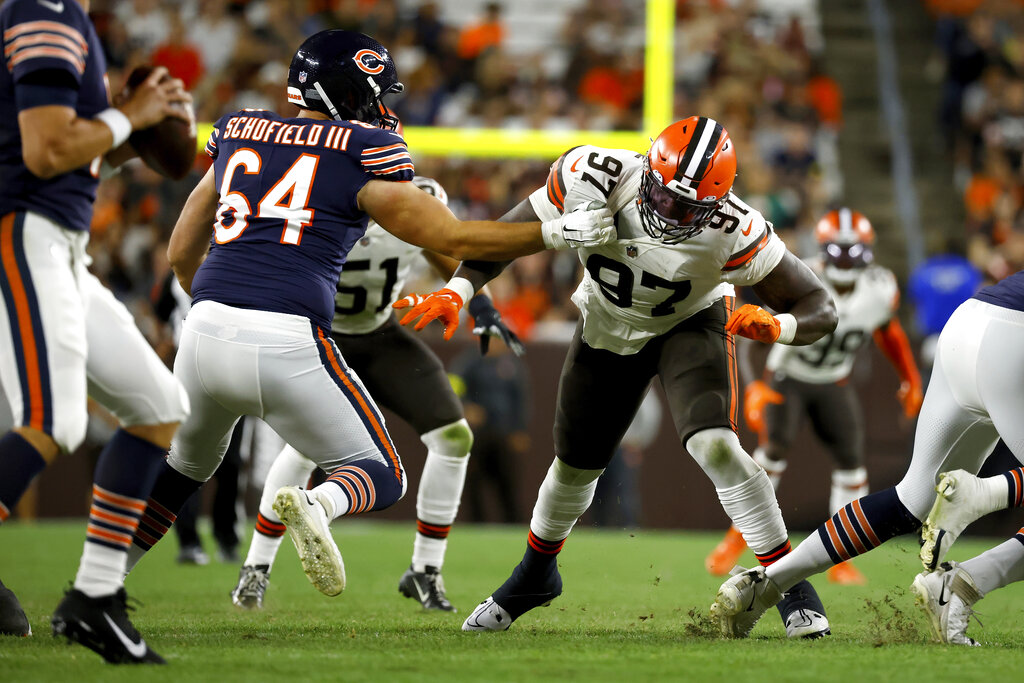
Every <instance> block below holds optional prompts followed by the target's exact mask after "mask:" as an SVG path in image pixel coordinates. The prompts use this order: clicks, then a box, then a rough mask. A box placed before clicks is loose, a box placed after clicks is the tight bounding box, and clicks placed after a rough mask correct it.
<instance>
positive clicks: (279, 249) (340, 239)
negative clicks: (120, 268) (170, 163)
mask: <svg viewBox="0 0 1024 683" xmlns="http://www.w3.org/2000/svg"><path fill="white" fill-rule="evenodd" d="M206 152H207V154H209V155H210V156H211V157H213V160H214V172H215V176H216V182H217V189H218V191H219V193H220V206H219V207H218V208H217V215H216V221H215V223H214V225H213V238H212V241H211V246H210V254H209V256H207V258H206V260H205V261H204V262H203V264H202V265H201V266H200V267H199V270H198V272H197V273H196V276H195V278H194V280H193V281H192V299H193V303H195V302H199V301H204V300H207V299H209V300H211V301H217V302H219V303H222V304H226V305H228V306H234V307H237V308H248V309H256V310H262V311H272V312H276V313H289V314H292V315H301V316H304V317H306V318H309V319H310V320H312V321H313V322H314V323H315V324H316V325H317V326H318V327H321V328H323V329H330V327H331V319H332V318H333V317H334V294H335V285H336V283H337V282H338V276H339V274H340V273H341V270H342V266H343V265H344V263H345V259H346V256H347V255H348V253H349V251H350V250H351V249H352V247H353V245H354V244H355V243H356V242H357V241H358V240H359V238H360V237H362V236H363V233H364V232H365V231H366V224H367V221H368V217H367V215H366V213H365V212H364V211H362V210H361V209H360V208H359V206H358V205H357V202H356V195H357V194H358V193H359V190H361V189H362V187H363V185H365V184H366V183H367V182H369V181H370V180H388V181H411V180H412V177H413V164H412V160H411V158H410V156H409V152H408V150H407V149H406V146H405V142H404V141H403V140H402V138H401V137H400V136H399V135H398V134H397V133H393V132H391V131H387V130H384V129H381V128H377V127H376V126H371V125H369V124H366V123H362V122H360V121H326V120H321V119H312V118H284V117H281V116H278V115H277V114H274V113H273V112H269V111H262V110H246V111H239V112H235V113H233V114H228V115H226V116H224V117H222V118H221V119H220V120H219V121H217V123H216V124H215V126H214V130H213V133H212V134H211V135H210V140H209V142H208V143H207V145H206Z"/></svg>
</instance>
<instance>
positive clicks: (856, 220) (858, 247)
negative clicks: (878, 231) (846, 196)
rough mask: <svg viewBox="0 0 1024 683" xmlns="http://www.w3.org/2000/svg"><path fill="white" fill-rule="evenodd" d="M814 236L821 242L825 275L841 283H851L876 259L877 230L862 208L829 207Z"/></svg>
mask: <svg viewBox="0 0 1024 683" xmlns="http://www.w3.org/2000/svg"><path fill="white" fill-rule="evenodd" d="M814 236H815V237H816V238H817V240H818V244H819V245H821V250H822V258H824V260H825V276H826V277H827V278H828V279H829V280H831V281H832V282H834V283H835V284H837V285H851V284H853V283H854V281H856V279H857V277H858V276H859V275H860V271H861V270H862V269H864V268H866V267H868V266H869V265H871V262H872V261H874V260H875V256H874V252H873V251H872V249H871V247H872V245H873V244H874V243H875V230H874V228H872V227H871V222H870V221H869V220H868V219H867V218H866V217H865V216H864V214H862V213H861V212H859V211H852V210H850V209H847V208H845V207H844V208H841V209H836V210H835V211H829V212H828V213H826V214H825V215H824V216H822V217H821V220H819V221H818V225H817V227H815V229H814Z"/></svg>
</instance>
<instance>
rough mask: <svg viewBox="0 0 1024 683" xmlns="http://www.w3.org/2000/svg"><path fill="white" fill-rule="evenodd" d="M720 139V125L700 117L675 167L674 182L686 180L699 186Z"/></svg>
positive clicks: (712, 120)
mask: <svg viewBox="0 0 1024 683" xmlns="http://www.w3.org/2000/svg"><path fill="white" fill-rule="evenodd" d="M721 137H722V125H721V124H720V123H718V122H717V121H715V120H714V119H709V118H707V117H705V116H701V117H700V118H698V119H697V126H696V128H695V130H694V131H693V135H692V136H691V137H690V143H689V144H687V145H686V153H685V154H684V155H683V158H682V159H680V161H679V165H678V166H677V167H676V180H679V181H682V180H683V179H684V178H688V179H689V180H690V183H691V184H693V185H696V184H699V183H700V181H701V180H702V179H703V178H704V174H705V173H707V170H708V162H709V161H710V160H711V157H712V156H714V151H715V148H716V147H717V146H718V141H719V140H720V139H721Z"/></svg>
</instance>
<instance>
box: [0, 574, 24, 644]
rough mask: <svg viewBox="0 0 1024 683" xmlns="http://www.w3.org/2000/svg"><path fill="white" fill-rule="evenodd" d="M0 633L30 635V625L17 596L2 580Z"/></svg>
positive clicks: (0, 587) (5, 634)
mask: <svg viewBox="0 0 1024 683" xmlns="http://www.w3.org/2000/svg"><path fill="white" fill-rule="evenodd" d="M0 635H3V636H30V635H32V626H31V625H30V624H29V623H28V617H26V616H25V610H23V609H22V608H21V603H20V602H18V596H16V595H15V594H14V592H13V591H12V590H11V589H10V588H8V587H7V586H5V585H4V582H3V581H0Z"/></svg>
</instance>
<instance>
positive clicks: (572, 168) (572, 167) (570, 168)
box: [569, 157, 583, 173]
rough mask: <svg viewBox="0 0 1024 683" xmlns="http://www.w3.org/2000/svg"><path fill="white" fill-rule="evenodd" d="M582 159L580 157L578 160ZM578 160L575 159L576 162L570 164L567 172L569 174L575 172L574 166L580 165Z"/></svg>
mask: <svg viewBox="0 0 1024 683" xmlns="http://www.w3.org/2000/svg"><path fill="white" fill-rule="evenodd" d="M582 158H583V157H580V159H582ZM580 159H577V160H576V161H574V162H572V166H570V167H569V170H570V171H571V172H573V173H575V172H576V164H578V163H580Z"/></svg>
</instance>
